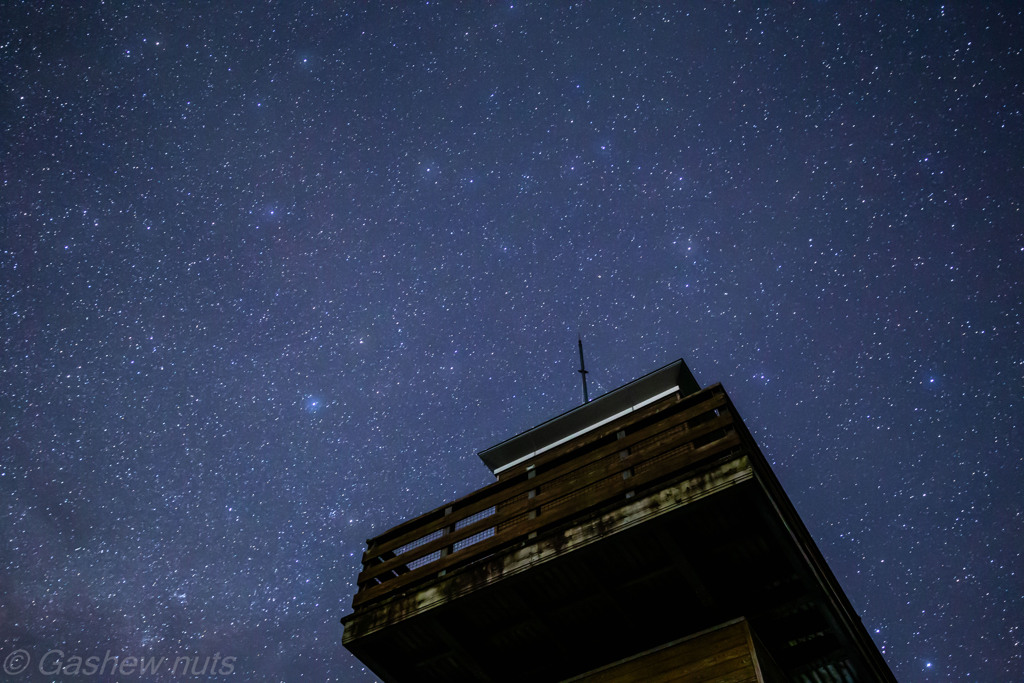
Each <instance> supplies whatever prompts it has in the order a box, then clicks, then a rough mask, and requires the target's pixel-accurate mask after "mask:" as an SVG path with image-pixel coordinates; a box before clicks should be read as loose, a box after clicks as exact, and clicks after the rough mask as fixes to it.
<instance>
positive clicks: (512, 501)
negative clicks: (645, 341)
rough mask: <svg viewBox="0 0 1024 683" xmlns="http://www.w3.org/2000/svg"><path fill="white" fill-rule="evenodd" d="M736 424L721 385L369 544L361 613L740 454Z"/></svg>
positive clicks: (659, 405) (577, 444) (587, 439)
mask: <svg viewBox="0 0 1024 683" xmlns="http://www.w3.org/2000/svg"><path fill="white" fill-rule="evenodd" d="M734 415H735V412H734V411H733V410H732V406H731V404H730V402H729V398H728V397H727V396H726V395H725V392H724V391H723V390H722V388H721V386H720V385H714V386H712V387H708V388H707V389H704V390H702V391H700V392H698V393H696V394H693V395H691V396H686V397H681V396H679V395H678V394H673V395H670V396H668V397H666V398H664V399H661V400H659V401H657V402H655V403H653V404H651V405H649V406H645V407H644V408H641V409H639V410H637V411H634V412H632V413H630V414H628V415H625V416H623V417H622V418H620V419H618V420H615V421H614V422H611V423H609V424H608V425H605V426H603V427H602V428H600V429H598V430H595V431H593V432H590V433H588V434H586V435H584V436H581V437H579V438H578V439H574V440H573V441H570V442H568V443H565V444H563V445H561V446H559V447H557V448H554V449H551V450H550V451H547V452H545V453H543V454H541V455H539V456H537V457H536V458H534V460H533V461H531V462H530V463H528V464H526V465H523V466H522V468H521V469H520V470H519V471H517V472H515V473H511V474H510V475H508V476H503V478H502V480H501V481H498V482H495V483H493V484H490V485H489V486H485V487H483V488H481V489H478V490H477V491H474V492H473V493H471V494H469V495H467V496H464V497H462V498H460V499H458V500H456V501H452V502H450V503H448V504H446V505H443V506H441V507H439V508H437V509H435V510H432V511H431V512H428V513H426V514H424V515H420V516H419V517H416V518H414V519H411V520H408V521H406V522H403V523H401V524H399V525H398V526H396V527H394V528H392V529H390V530H388V531H386V532H384V533H383V534H381V535H380V536H377V537H376V538H373V539H371V540H370V541H368V547H367V550H366V552H365V553H364V554H363V571H362V572H361V573H360V574H359V578H358V579H357V583H358V588H359V590H358V592H357V593H356V595H355V597H354V599H353V601H352V606H353V608H355V609H358V608H360V607H363V606H367V605H369V604H371V603H373V602H375V601H378V600H381V599H383V598H384V597H386V596H388V595H389V594H391V593H394V592H396V591H401V590H403V589H406V588H407V587H410V586H412V585H414V584H416V583H420V582H423V581H426V580H429V579H430V578H433V577H436V576H439V575H443V574H444V573H446V572H449V571H451V570H453V569H456V568H458V567H463V566H465V565H467V564H470V563H473V562H477V561H479V560H482V559H484V558H486V557H488V556H491V555H494V554H495V553H496V552H499V551H501V550H503V549H505V548H508V547H510V546H513V545H516V544H519V543H522V542H524V541H526V540H529V539H531V538H533V537H534V536H535V535H536V534H538V533H540V532H542V531H544V530H547V529H551V528H555V527H560V526H563V525H565V524H567V523H569V522H571V521H573V520H575V519H579V518H580V517H583V516H585V515H586V514H588V513H589V512H592V511H593V510H595V509H600V508H604V507H607V506H608V505H611V504H614V503H615V502H616V501H624V500H625V499H626V498H627V497H629V496H632V495H636V494H637V493H639V492H642V491H644V490H646V489H649V488H650V487H652V486H653V485H655V484H657V483H659V482H660V481H664V480H667V479H669V478H672V477H673V476H674V475H677V474H678V473H679V472H680V470H682V469H685V468H687V467H689V466H690V465H693V464H695V463H697V462H699V461H702V460H705V459H706V458H709V457H711V456H714V455H716V454H720V453H721V452H722V451H724V450H727V449H730V448H734V447H737V446H739V445H740V437H739V435H738V434H737V431H736V429H735V426H734ZM623 432H624V433H623Z"/></svg>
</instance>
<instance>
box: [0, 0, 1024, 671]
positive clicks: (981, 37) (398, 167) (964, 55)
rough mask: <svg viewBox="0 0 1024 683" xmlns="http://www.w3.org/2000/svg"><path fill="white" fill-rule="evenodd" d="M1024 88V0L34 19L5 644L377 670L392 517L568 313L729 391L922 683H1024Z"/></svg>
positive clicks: (70, 11)
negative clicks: (384, 540) (366, 635)
mask: <svg viewBox="0 0 1024 683" xmlns="http://www.w3.org/2000/svg"><path fill="white" fill-rule="evenodd" d="M1022 81H1024V16H1022V10H1021V7H1020V5H1019V3H1014V2H1002V3H1000V2H995V3H988V4H987V6H985V7H981V6H978V5H974V4H971V5H970V6H968V5H967V4H962V3H948V4H945V5H943V4H941V3H939V2H927V3H924V2H922V3H899V4H897V3H888V2H884V3H882V2H866V3H839V2H815V3H785V4H783V3H774V4H770V5H767V6H761V5H758V4H755V3H751V2H735V3H710V4H709V5H707V6H701V5H700V4H697V3H688V2H678V3H661V4H660V6H658V5H656V4H654V3H650V4H648V5H646V6H641V5H640V3H635V4H634V3H614V4H613V3H597V2H593V3H591V2H583V3H575V4H567V3H541V2H538V3H523V4H519V3H516V4H512V3H504V4H502V3H483V2H481V3H456V2H451V1H448V2H444V1H442V2H433V1H432V2H419V3H411V2H410V3H399V4H394V5H389V6H384V5H383V4H378V3H356V2H348V3H345V2H340V3H327V2H303V1H297V0H285V1H281V2H234V1H230V2H217V3H188V2H181V3H154V2H118V1H111V0H108V1H107V2H83V3H78V2H68V3H54V2H44V1H40V2H34V1H33V2H15V1H11V2H4V3H3V6H2V8H0V174H2V177H0V207H2V214H0V344H2V354H0V361H2V364H0V373H2V374H0V539H2V543H0V648H2V651H0V657H6V656H7V655H8V654H9V653H11V652H13V651H14V650H16V649H23V650H25V651H26V652H27V653H28V654H29V656H30V657H32V658H33V662H34V663H35V662H37V660H38V659H39V658H40V657H42V656H43V654H44V653H46V652H47V651H50V650H52V649H60V650H62V651H63V652H65V653H66V655H72V654H76V655H79V656H82V657H83V658H84V657H86V656H90V655H96V654H98V655H100V656H103V655H104V653H105V652H106V651H108V650H109V651H111V652H113V653H115V654H120V655H122V656H129V655H136V656H141V655H145V654H150V655H163V656H168V657H174V656H179V655H184V656H204V657H207V656H211V655H213V654H214V653H220V655H221V656H233V657H236V664H235V672H236V673H235V676H234V678H235V679H236V680H237V679H239V678H244V679H245V680H247V681H283V680H288V681H293V680H310V681H346V682H347V681H372V680H374V677H373V676H372V675H371V674H370V673H368V672H366V671H365V670H364V669H363V667H362V666H361V664H360V663H359V662H358V661H357V660H356V659H355V658H354V657H352V656H351V655H350V654H348V653H347V651H345V650H344V649H343V648H342V647H341V645H340V641H341V626H340V624H339V623H338V619H339V618H340V617H341V616H343V615H344V614H346V613H348V612H349V609H350V608H349V605H350V602H351V597H352V593H353V591H354V579H355V577H356V574H357V571H358V567H359V564H358V558H359V556H360V555H361V553H362V551H363V549H364V542H365V539H366V538H367V537H370V536H373V535H375V534H377V533H380V532H381V531H383V530H385V529H386V528H388V527H390V526H392V525H394V524H396V523H398V522H399V521H401V520H402V519H404V518H407V517H409V516H412V515H415V514H418V513H420V512H425V511H426V510H429V509H432V508H434V507H436V506H438V505H440V504H442V503H444V502H445V501H447V500H450V499H453V498H456V497H459V496H461V495H463V494H465V493H467V492H469V491H471V490H473V489H475V488H478V487H479V486H481V485H483V484H485V483H487V482H489V481H490V474H489V472H488V471H487V469H486V468H485V467H484V466H483V465H482V464H481V463H480V462H479V460H478V458H477V456H476V453H477V452H478V451H480V450H482V449H484V448H486V447H488V446H490V445H493V444H494V443H497V442H498V441H501V440H503V439H504V438H507V437H509V436H512V435H513V434H515V433H518V432H519V431H521V430H523V429H526V428H528V427H530V426H533V425H534V424H537V423H538V422H540V421H543V420H545V419H547V418H550V417H552V416H554V415H556V414H558V413H561V412H563V411H565V410H567V409H569V408H571V407H573V406H574V405H576V404H577V403H579V402H580V400H581V396H580V394H581V391H580V386H579V375H578V374H577V373H576V372H575V371H576V369H577V367H578V365H577V364H578V359H577V349H576V339H577V335H582V337H583V339H584V343H585V345H586V352H587V364H588V369H589V370H590V375H589V381H590V391H591V396H594V395H597V394H600V393H603V392H605V391H609V390H611V389H613V388H615V387H617V386H619V385H621V384H624V383H626V382H628V381H630V380H632V379H634V378H636V377H638V376H640V375H642V374H645V373H646V372H649V371H651V370H653V369H655V368H658V367H660V366H662V365H664V364H666V363H668V362H671V361H672V360H675V359H677V358H684V359H685V360H686V361H687V363H688V364H689V365H690V367H691V368H692V369H693V372H694V374H695V376H696V377H697V379H698V381H699V382H700V383H701V384H702V385H705V386H706V385H709V384H713V383H715V382H722V383H723V384H724V386H725V388H726V390H727V391H728V392H729V393H730V395H731V396H732V398H733V400H734V402H735V403H736V405H737V408H738V409H739V411H740V414H741V415H742V416H743V418H744V419H745V421H746V422H747V424H748V426H749V427H750V429H751V431H752V432H753V433H754V435H755V437H756V438H757V439H758V441H759V443H760V444H761V447H762V449H763V450H764V452H765V454H766V456H767V457H768V458H769V461H770V462H771V463H772V465H773V468H774V470H775V472H776V474H777V475H778V476H779V478H780V480H781V481H782V483H783V485H784V486H785V488H786V490H787V492H788V493H789V495H790V497H791V498H792V499H793V502H794V504H795V505H796V507H797V509H798V511H799V512H800V514H801V515H802V517H803V519H804V521H805V523H806V524H807V526H808V528H809V529H810V531H811V533H812V535H813V536H814V538H815V539H816V541H817V543H818V544H819V546H820V548H821V549H822V552H823V553H824V555H825V557H826V559H827V560H828V561H829V563H830V565H831V567H832V569H833V570H834V572H835V573H836V575H837V577H838V578H839V580H840V582H841V584H842V585H843V587H844V589H845V591H846V593H847V594H848V596H849V598H850V600H851V601H852V603H853V604H854V606H855V607H856V609H857V610H858V612H859V613H860V615H861V616H862V618H863V620H864V623H865V625H866V627H867V628H868V630H869V632H870V633H871V634H872V637H873V638H874V639H875V641H876V642H877V643H878V645H879V647H880V648H881V649H882V651H883V652H884V655H885V658H886V659H887V661H888V662H889V664H890V666H891V667H892V669H893V671H894V672H895V674H896V676H897V677H898V678H899V679H900V680H901V681H939V680H942V681H963V680H979V681H1019V680H1024V644H1022V639H1024V633H1022V629H1021V621H1022V619H1021V617H1022V615H1024V561H1022V551H1024V533H1022V531H1024V493H1022V491H1024V465H1022V456H1021V437H1022V433H1021V426H1020V425H1021V422H1022V417H1024V413H1022V393H1024V305H1022V302H1021V299H1022V292H1024V225H1022V224H1024V213H1022V206H1021V196H1022V195H1021V188H1022V187H1024V130H1022V128H1024V87H1022ZM230 678H231V677H224V678H223V680H229V679H230ZM135 679H136V680H144V679H142V678H139V677H136V678H135ZM12 680H26V681H27V680H35V678H33V676H32V675H30V674H24V675H22V676H20V677H16V678H13V679H12ZM47 680H49V679H47Z"/></svg>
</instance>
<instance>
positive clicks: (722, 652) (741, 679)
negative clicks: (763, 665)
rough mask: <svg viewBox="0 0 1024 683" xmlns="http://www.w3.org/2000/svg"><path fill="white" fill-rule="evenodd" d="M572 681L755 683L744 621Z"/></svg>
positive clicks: (609, 682) (752, 659)
mask: <svg viewBox="0 0 1024 683" xmlns="http://www.w3.org/2000/svg"><path fill="white" fill-rule="evenodd" d="M571 680H572V681H573V683H631V682H634V681H635V682H636V683H672V682H673V681H688V682H691V683H699V682H702V681H716V682H717V683H758V677H757V665H756V663H755V659H754V656H753V653H752V651H751V641H750V637H749V630H748V626H747V622H746V621H738V622H733V623H730V624H728V625H725V626H721V627H719V628H717V629H715V630H713V631H709V632H705V633H703V634H700V635H696V636H692V637H690V638H687V639H685V640H683V641H679V642H676V643H673V644H669V645H665V646H663V647H660V648H658V649H656V650H652V651H649V652H645V653H642V654H640V655H637V656H634V657H630V658H629V659H627V660H624V661H621V662H616V663H615V664H612V665H610V666H606V667H603V668H601V669H599V670H597V671H592V672H590V673H586V674H583V675H582V676H577V677H575V678H573V679H571Z"/></svg>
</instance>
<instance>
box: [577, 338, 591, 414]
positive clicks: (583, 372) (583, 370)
mask: <svg viewBox="0 0 1024 683" xmlns="http://www.w3.org/2000/svg"><path fill="white" fill-rule="evenodd" d="M577 341H579V344H580V376H581V377H583V402H584V403H590V397H589V396H587V367H586V365H584V364H583V337H579V338H578V339H577Z"/></svg>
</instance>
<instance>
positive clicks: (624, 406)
mask: <svg viewBox="0 0 1024 683" xmlns="http://www.w3.org/2000/svg"><path fill="white" fill-rule="evenodd" d="M677 391H678V392H679V393H680V394H681V395H683V396H687V395H689V394H692V393H694V392H697V391H700V385H698V384H697V380H695V379H694V378H693V374H692V373H691V372H690V369H689V368H688V367H686V363H684V362H683V361H682V359H680V360H677V361H674V362H672V363H669V364H668V365H666V366H664V367H662V368H659V369H657V370H655V371H653V372H650V373H648V374H646V375H644V376H643V377H641V378H639V379H636V380H633V381H632V382H630V383H629V384H626V385H623V386H621V387H619V388H618V389H614V390H612V391H609V392H608V393H607V394H604V395H603V396H601V397H599V398H595V399H594V400H593V401H590V402H589V403H584V404H583V405H580V406H577V407H575V408H573V409H572V410H569V411H567V412H564V413H562V414H561V415H559V416H558V417H555V418H552V419H550V420H548V421H547V422H544V423H541V424H539V425H537V426H536V427H533V428H532V429H528V430H526V431H525V432H522V433H521V434H517V435H516V436H513V437H512V438H511V439H506V440H505V441H502V442H501V443H499V444H497V445H495V446H491V447H490V448H487V449H485V450H483V451H480V453H479V454H478V455H479V456H480V459H481V460H483V461H484V464H485V465H487V467H489V468H490V470H491V472H493V473H494V474H500V473H501V472H502V471H504V470H507V469H508V468H510V467H514V466H515V465H518V464H521V463H524V462H527V461H528V460H530V459H531V458H533V457H534V456H536V455H539V454H540V453H543V452H544V451H547V450H550V449H551V448H554V447H555V446H558V445H559V444H562V443H565V442H566V441H569V440H570V439H573V438H575V437H577V436H580V435H581V434H585V433H587V432H589V431H590V430H592V429H596V428H597V427H600V426H601V425H603V424H606V423H608V422H611V421H612V420H615V419H617V418H619V417H621V416H623V415H626V414H627V413H630V412H632V411H634V410H637V409H639V408H642V407H643V406H645V405H647V404H649V403H652V402H654V401H656V400H658V399H659V398H662V397H664V396H667V395H668V394H671V393H674V392H677Z"/></svg>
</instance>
